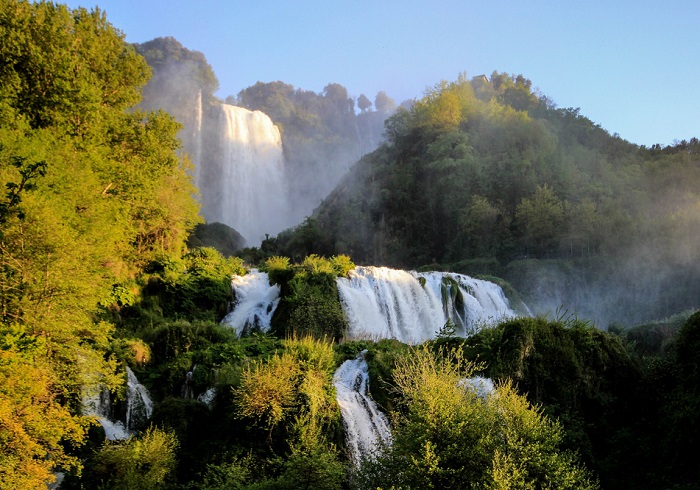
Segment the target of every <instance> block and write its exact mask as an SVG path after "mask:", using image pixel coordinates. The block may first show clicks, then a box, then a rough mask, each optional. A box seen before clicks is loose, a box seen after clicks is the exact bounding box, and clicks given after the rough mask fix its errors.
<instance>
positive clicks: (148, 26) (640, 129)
mask: <svg viewBox="0 0 700 490" xmlns="http://www.w3.org/2000/svg"><path fill="white" fill-rule="evenodd" d="M60 3H67V4H68V6H69V7H71V8H75V7H77V6H83V7H86V8H93V7H95V6H98V7H99V8H100V9H101V10H104V11H105V12H106V14H107V19H108V20H109V21H110V22H111V23H112V24H113V25H114V26H115V27H117V28H118V29H120V30H121V31H122V32H123V33H124V34H125V36H126V40H127V41H128V42H134V43H142V42H145V41H149V40H151V39H154V38H156V37H165V36H172V37H174V38H176V39H177V40H178V41H180V42H181V43H182V44H183V45H184V46H185V47H186V48H188V49H191V50H196V51H201V52H202V53H204V55H205V56H206V58H207V60H208V61H209V64H210V65H211V66H212V68H213V70H214V73H215V74H216V76H217V78H218V79H219V86H220V89H219V91H218V92H217V93H216V95H218V96H219V97H221V98H225V97H226V96H228V95H234V96H235V95H237V94H238V93H239V92H240V91H241V90H243V89H244V88H247V87H249V86H251V85H253V84H255V83H256V82H258V81H261V82H273V81H278V80H280V81H283V82H285V83H288V84H291V85H293V86H294V87H295V88H300V89H303V90H311V91H314V92H318V93H320V92H322V91H323V88H324V87H325V86H326V85H327V84H329V83H339V84H341V85H343V86H345V87H346V88H347V89H348V92H349V94H350V96H353V97H358V96H360V95H361V94H365V95H366V96H367V97H368V98H369V99H370V100H371V101H374V97H375V95H376V94H377V92H379V91H382V90H383V91H385V92H386V93H387V94H388V95H389V96H390V97H392V98H393V99H394V100H395V101H396V102H397V103H401V102H402V101H404V100H407V99H414V98H420V97H422V95H423V94H424V93H425V91H426V89H428V88H430V87H433V86H435V85H436V84H438V83H439V82H440V81H442V80H447V81H454V80H456V79H457V78H458V76H459V75H460V74H461V73H466V74H467V76H468V77H473V76H476V75H481V74H485V75H487V76H489V75H490V74H491V73H492V72H493V71H494V70H496V71H499V72H506V73H509V74H514V75H518V74H522V75H523V76H525V77H526V78H528V79H530V80H531V81H532V86H533V88H537V89H539V90H540V92H541V93H542V94H544V95H546V96H547V97H549V98H550V99H552V100H553V101H554V102H555V103H556V105H557V106H558V107H562V108H566V107H572V108H580V110H581V114H582V115H584V116H586V117H588V118H589V119H591V120H592V121H593V122H594V123H596V124H599V125H600V126H602V127H603V128H604V129H606V130H607V131H609V132H610V133H611V134H614V133H618V134H619V135H620V137H622V138H624V139H626V140H628V141H630V142H631V143H635V144H638V145H646V146H650V145H653V144H655V143H660V144H661V145H668V144H672V143H673V142H674V140H678V141H680V140H682V139H690V138H691V137H700V94H698V85H697V84H698V82H700V28H699V27H698V25H699V24H698V22H699V21H700V2H699V1H697V0H664V1H661V0H655V1H651V0H605V1H599V0H586V1H578V0H511V1H506V0H488V1H486V0H481V1H472V0H461V1H460V0H449V1H441V0H429V1H423V0H421V1H418V0H325V1H315V0H313V1H311V0H309V1H302V0H297V1H293V0H287V1H283V0H200V1H197V2H195V1H193V0H189V1H188V0H138V1H136V0H70V1H67V2H60Z"/></svg>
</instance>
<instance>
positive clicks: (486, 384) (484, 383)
mask: <svg viewBox="0 0 700 490" xmlns="http://www.w3.org/2000/svg"><path fill="white" fill-rule="evenodd" d="M457 384H458V386H461V387H462V388H464V389H468V390H470V391H472V392H474V393H475V394H476V396H478V397H479V398H482V399H484V398H486V397H487V396H489V395H490V394H491V393H493V392H494V391H496V388H495V387H494V385H493V381H492V380H491V378H484V377H483V376H474V377H472V378H464V379H462V380H460V381H459V383H457Z"/></svg>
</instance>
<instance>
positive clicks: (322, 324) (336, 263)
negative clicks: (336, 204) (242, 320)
mask: <svg viewBox="0 0 700 490" xmlns="http://www.w3.org/2000/svg"><path fill="white" fill-rule="evenodd" d="M354 267H355V264H353V263H352V261H351V260H350V258H349V257H347V256H344V255H341V256H337V257H332V258H331V259H330V260H329V259H326V258H324V257H320V256H318V255H309V256H308V257H306V258H305V259H304V260H303V261H302V262H301V263H300V264H295V265H292V266H290V265H289V259H288V258H286V257H279V256H273V257H270V258H268V259H267V261H266V262H265V267H264V269H265V270H267V272H268V274H269V276H270V281H271V282H273V283H277V284H279V285H280V287H281V291H282V298H283V299H282V303H281V304H280V306H279V307H278V308H277V310H276V311H275V315H274V317H273V322H272V323H273V324H272V330H273V331H274V332H277V333H278V334H282V335H287V336H289V335H298V336H305V335H312V336H314V337H316V338H325V337H330V338H333V339H340V338H342V337H343V335H344V334H345V332H346V331H347V320H346V319H345V315H344V314H343V311H342V308H341V306H340V302H339V301H338V286H337V284H336V277H343V276H345V275H347V273H348V271H350V270H352V269H353V268H354Z"/></svg>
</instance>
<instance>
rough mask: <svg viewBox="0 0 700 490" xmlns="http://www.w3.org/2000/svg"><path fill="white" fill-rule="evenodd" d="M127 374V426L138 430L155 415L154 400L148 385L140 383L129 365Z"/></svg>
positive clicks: (131, 429)
mask: <svg viewBox="0 0 700 490" xmlns="http://www.w3.org/2000/svg"><path fill="white" fill-rule="evenodd" d="M126 376H127V381H126V389H127V393H126V428H127V430H129V431H136V430H138V429H139V428H141V427H143V426H144V425H145V423H146V421H147V420H148V419H150V418H151V415H153V401H151V396H150V394H149V393H148V390H147V389H146V387H145V386H143V385H142V384H141V383H139V380H138V379H136V375H135V374H134V373H133V371H131V369H129V367H128V366H127V368H126Z"/></svg>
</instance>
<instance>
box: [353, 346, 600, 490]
mask: <svg viewBox="0 0 700 490" xmlns="http://www.w3.org/2000/svg"><path fill="white" fill-rule="evenodd" d="M476 367H477V366H476V365H474V364H473V363H472V362H470V361H468V360H466V359H465V358H464V357H463V354H462V353H461V351H460V350H438V351H437V352H433V351H430V350H429V349H428V348H427V347H425V346H424V347H420V348H417V349H413V350H412V351H411V352H410V355H408V356H405V357H403V358H400V359H399V360H398V362H397V365H396V368H395V370H394V374H393V378H394V382H395V384H396V387H397V390H398V391H399V392H400V394H401V396H402V398H401V403H402V406H403V410H402V411H401V412H400V413H399V414H397V415H396V417H395V419H394V431H393V443H392V446H391V447H390V448H387V449H386V452H385V454H383V455H380V456H379V457H378V458H377V459H376V460H368V461H365V462H364V463H363V465H362V466H361V468H360V470H359V472H358V475H356V482H357V487H358V488H377V487H385V488H389V487H391V486H394V487H405V488H465V486H466V487H468V488H596V484H595V483H594V482H593V481H592V479H591V478H590V476H589V474H588V472H587V471H586V470H585V469H583V468H582V467H581V466H580V465H579V463H578V462H577V461H576V457H575V455H573V454H572V453H569V452H566V451H563V450H561V448H560V445H561V441H562V437H561V436H562V430H561V426H560V425H559V424H558V423H557V422H553V421H551V420H550V419H548V418H547V417H545V416H544V415H543V414H542V413H541V412H540V411H539V410H538V409H536V408H533V407H532V405H530V404H529V403H528V402H527V400H526V399H525V398H524V397H522V396H520V395H518V394H516V392H515V391H514V389H513V388H512V386H510V385H509V384H503V385H500V386H498V387H497V388H496V390H495V392H493V393H491V394H489V395H487V396H486V397H485V398H484V399H482V398H480V397H479V396H478V395H477V394H476V393H475V392H473V391H472V390H471V389H469V388H465V386H464V384H463V383H464V382H463V380H464V378H466V377H469V376H471V375H472V374H473V373H474V371H475V369H476Z"/></svg>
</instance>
